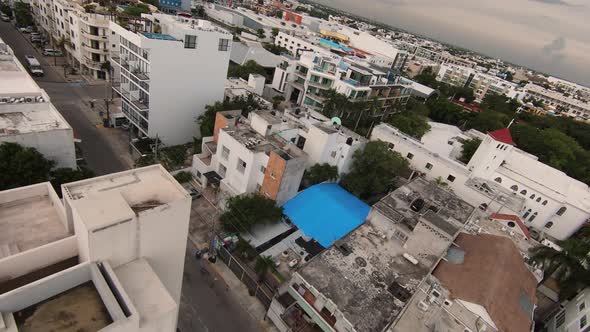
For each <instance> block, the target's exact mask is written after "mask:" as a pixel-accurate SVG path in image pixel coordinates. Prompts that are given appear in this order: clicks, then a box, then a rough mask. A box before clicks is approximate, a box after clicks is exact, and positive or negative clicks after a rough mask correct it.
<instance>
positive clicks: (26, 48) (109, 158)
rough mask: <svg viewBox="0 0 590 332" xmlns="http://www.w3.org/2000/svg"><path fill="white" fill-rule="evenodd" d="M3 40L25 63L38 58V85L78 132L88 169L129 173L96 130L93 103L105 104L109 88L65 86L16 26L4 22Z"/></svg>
mask: <svg viewBox="0 0 590 332" xmlns="http://www.w3.org/2000/svg"><path fill="white" fill-rule="evenodd" d="M0 37H1V38H2V39H3V40H4V42H5V43H7V44H8V45H10V47H12V49H13V50H14V52H15V54H16V56H17V58H18V59H19V60H20V61H21V63H25V62H24V61H23V60H24V56H25V54H31V55H34V56H35V57H37V59H38V60H39V62H41V65H42V67H43V71H44V72H45V76H44V77H40V78H36V81H37V83H38V84H39V86H41V88H43V89H45V91H46V92H47V93H48V94H49V96H50V98H51V101H52V102H53V104H54V105H55V107H56V108H57V109H58V111H59V112H60V113H61V114H62V115H63V117H64V118H65V119H66V120H67V121H68V123H69V124H70V125H71V126H72V128H74V132H75V133H76V136H78V137H79V138H80V139H82V143H81V148H82V153H83V156H84V159H85V160H86V162H87V164H88V167H89V168H90V169H91V170H93V171H94V172H95V173H96V174H97V175H104V174H109V173H114V172H119V171H122V170H125V169H127V166H126V164H125V163H124V162H122V161H121V159H120V158H119V157H118V156H117V153H115V151H114V150H113V149H112V148H111V146H110V144H109V142H108V141H107V140H106V139H105V137H104V136H103V134H102V133H101V132H100V130H99V129H98V128H97V127H96V125H97V123H96V120H95V119H96V116H95V115H94V114H92V112H94V111H92V110H90V109H89V107H88V102H89V101H90V100H91V99H97V100H104V98H105V93H106V92H105V87H104V86H90V85H85V84H81V83H68V82H65V81H64V80H63V78H62V77H61V75H59V74H58V72H57V71H56V70H62V69H61V68H60V67H54V66H52V65H50V64H49V63H48V61H47V60H46V59H45V58H44V57H43V56H42V55H41V54H40V53H39V51H37V50H36V49H35V48H34V47H33V46H32V45H31V43H29V41H28V40H27V39H26V38H28V35H25V34H21V33H20V32H18V31H16V29H14V25H13V24H12V23H6V22H0ZM50 61H52V60H50Z"/></svg>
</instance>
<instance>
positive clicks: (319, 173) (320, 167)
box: [304, 163, 338, 186]
mask: <svg viewBox="0 0 590 332" xmlns="http://www.w3.org/2000/svg"><path fill="white" fill-rule="evenodd" d="M304 179H305V181H306V182H307V184H308V185H310V186H313V185H314V184H317V183H322V182H324V181H332V180H336V179H338V167H337V166H332V165H330V164H328V163H323V164H315V165H313V166H311V167H310V168H309V170H307V171H306V172H305V176H304Z"/></svg>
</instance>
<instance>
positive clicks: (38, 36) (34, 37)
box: [31, 33, 45, 43]
mask: <svg viewBox="0 0 590 332" xmlns="http://www.w3.org/2000/svg"><path fill="white" fill-rule="evenodd" d="M44 41H45V37H43V36H41V34H39V33H36V34H35V35H34V34H31V42H32V43H43V42H44Z"/></svg>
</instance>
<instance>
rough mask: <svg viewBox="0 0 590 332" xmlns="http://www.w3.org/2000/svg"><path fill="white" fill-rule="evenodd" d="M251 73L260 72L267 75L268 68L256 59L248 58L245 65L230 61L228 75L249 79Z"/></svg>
mask: <svg viewBox="0 0 590 332" xmlns="http://www.w3.org/2000/svg"><path fill="white" fill-rule="evenodd" d="M250 74H259V75H262V76H264V77H266V75H267V74H266V69H264V67H262V66H261V65H259V64H258V63H257V62H256V61H254V60H248V61H246V63H244V64H243V65H238V64H235V63H230V66H229V68H228V71H227V77H239V78H242V79H245V80H247V79H248V76H250Z"/></svg>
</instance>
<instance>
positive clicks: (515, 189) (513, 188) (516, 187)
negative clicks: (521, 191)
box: [510, 185, 518, 191]
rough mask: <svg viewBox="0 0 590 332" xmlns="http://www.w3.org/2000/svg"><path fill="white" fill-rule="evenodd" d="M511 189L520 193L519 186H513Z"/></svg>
mask: <svg viewBox="0 0 590 332" xmlns="http://www.w3.org/2000/svg"><path fill="white" fill-rule="evenodd" d="M510 189H512V191H518V186H517V185H513V186H512V187H510Z"/></svg>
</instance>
